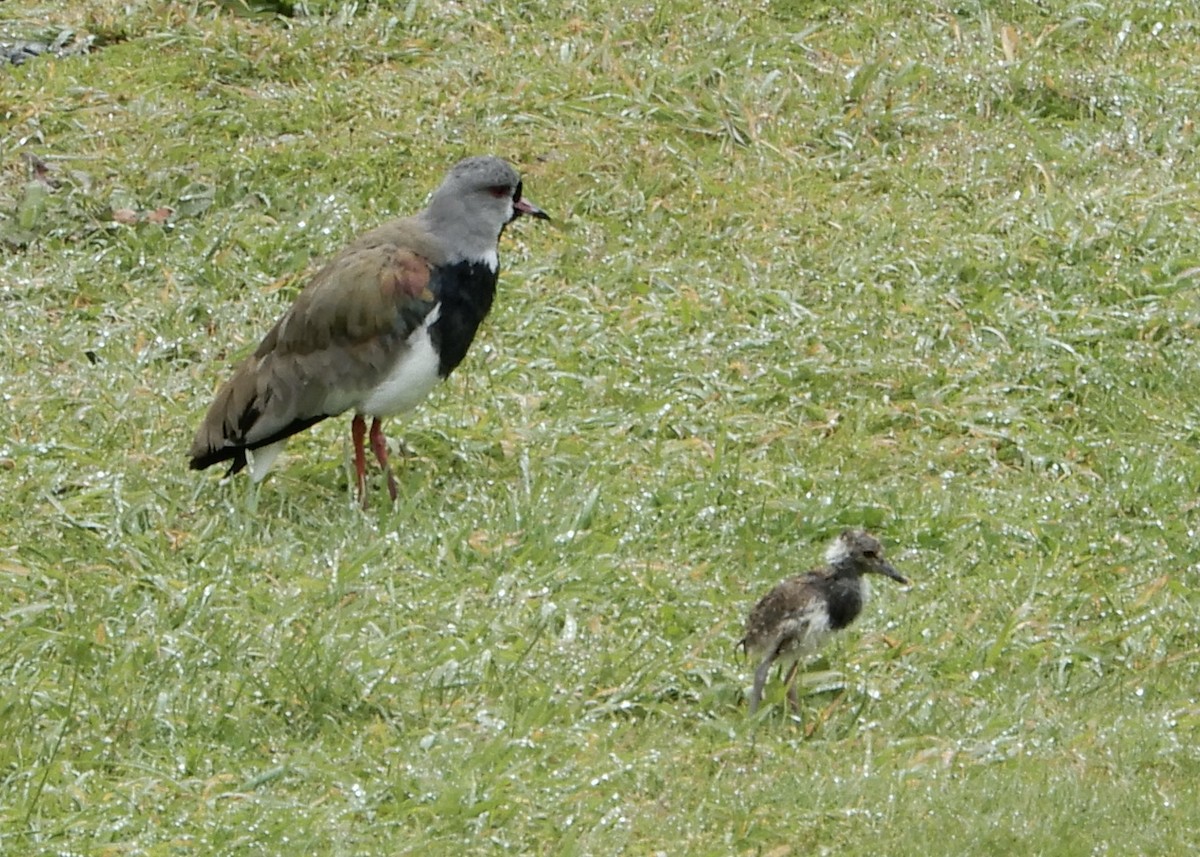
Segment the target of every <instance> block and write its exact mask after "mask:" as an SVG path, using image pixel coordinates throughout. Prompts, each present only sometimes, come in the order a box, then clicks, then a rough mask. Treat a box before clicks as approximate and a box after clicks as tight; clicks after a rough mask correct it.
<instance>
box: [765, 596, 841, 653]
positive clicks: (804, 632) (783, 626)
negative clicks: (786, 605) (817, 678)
mask: <svg viewBox="0 0 1200 857" xmlns="http://www.w3.org/2000/svg"><path fill="white" fill-rule="evenodd" d="M831 636H832V631H830V630H829V613H828V611H826V610H825V605H824V603H823V602H822V603H817V604H812V605H810V606H809V607H808V609H806V610H803V611H801V612H799V613H797V614H795V615H792V616H789V617H788V618H787V619H785V620H784V621H783V622H782V623H780V627H779V635H778V636H777V637H776V638H775V639H776V640H782V641H784V642H783V645H781V646H780V652H779V660H780V662H781V663H784V664H790V663H792V662H793V661H797V660H799V659H800V658H805V657H808V656H809V655H810V654H812V653H813V652H815V651H817V649H819V648H821V647H822V646H824V645H825V643H826V642H827V641H828V640H829V638H830V637H831Z"/></svg>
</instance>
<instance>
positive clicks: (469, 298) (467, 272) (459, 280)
mask: <svg viewBox="0 0 1200 857" xmlns="http://www.w3.org/2000/svg"><path fill="white" fill-rule="evenodd" d="M499 277H500V272H499V271H498V270H492V269H491V268H490V267H488V265H487V263H485V262H477V261H476V262H472V261H462V262H456V263H454V264H453V265H442V266H441V267H439V268H435V269H434V271H433V276H432V277H431V278H430V281H429V289H430V291H432V292H433V294H434V295H435V296H436V297H437V299H438V301H439V302H440V303H441V311H440V313H439V315H438V319H437V321H435V322H434V323H433V326H432V327H430V329H429V337H430V339H431V341H432V342H433V347H434V348H435V349H436V350H437V353H438V375H440V376H441V377H443V378H445V377H446V376H447V375H449V374H450V373H451V372H453V371H454V367H455V366H457V365H458V364H459V363H461V362H462V359H463V358H464V357H465V356H466V355H467V349H468V348H470V347H471V342H472V341H473V340H474V339H475V331H476V330H478V329H479V323H480V322H482V321H483V320H484V318H485V317H487V314H488V311H489V310H491V308H492V301H493V300H494V299H495V297H496V281H497V280H498V279H499Z"/></svg>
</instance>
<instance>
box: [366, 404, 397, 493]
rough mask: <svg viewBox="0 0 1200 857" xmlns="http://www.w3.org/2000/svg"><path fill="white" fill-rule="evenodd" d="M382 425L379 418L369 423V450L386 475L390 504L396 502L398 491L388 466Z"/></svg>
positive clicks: (385, 439)
mask: <svg viewBox="0 0 1200 857" xmlns="http://www.w3.org/2000/svg"><path fill="white" fill-rule="evenodd" d="M382 425H383V420H381V419H380V418H379V417H376V418H375V419H373V420H372V421H371V449H373V450H374V451H375V460H376V461H378V462H379V466H380V467H381V468H383V472H384V473H386V474H387V481H388V493H389V494H391V495H392V502H393V503H394V502H396V497H398V496H399V495H400V491H399V490H398V489H397V488H396V477H395V476H394V475H393V474H392V468H391V467H389V466H388V450H387V438H386V437H384V436H383V431H382V429H381V426H382Z"/></svg>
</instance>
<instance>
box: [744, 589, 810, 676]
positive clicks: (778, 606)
mask: <svg viewBox="0 0 1200 857" xmlns="http://www.w3.org/2000/svg"><path fill="white" fill-rule="evenodd" d="M818 574H819V572H811V571H810V572H808V573H806V574H801V575H797V576H796V577H790V578H788V579H787V580H785V581H783V582H782V583H780V584H778V585H776V586H775V588H774V589H772V590H771V591H770V592H768V593H767V594H766V595H764V596H763V597H762V599H761V600H760V601H759V602H758V603H757V604H755V605H754V607H753V608H752V609H751V610H750V615H749V617H748V618H747V619H746V634H745V636H744V637H742V639H741V640H739V641H738V645H740V646H743V647H744V648H745V651H746V652H747V653H759V654H760V655H761V653H763V650H764V649H765V648H766V647H767V646H769V645H770V644H771V643H772V641H774V640H775V639H776V637H777V636H778V633H779V629H780V628H782V627H783V625H784V622H785V621H787V620H788V619H789V618H790V617H794V616H797V615H799V614H800V613H802V612H803V611H804V609H805V608H806V607H808V605H809V604H810V603H811V602H812V600H813V596H814V595H815V592H816V589H815V586H814V584H815V582H816V580H817V577H818Z"/></svg>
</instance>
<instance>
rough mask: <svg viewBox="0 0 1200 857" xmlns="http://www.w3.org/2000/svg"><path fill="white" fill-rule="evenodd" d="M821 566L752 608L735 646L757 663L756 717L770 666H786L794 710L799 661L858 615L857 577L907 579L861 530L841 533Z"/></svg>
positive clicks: (865, 589) (861, 588) (861, 592)
mask: <svg viewBox="0 0 1200 857" xmlns="http://www.w3.org/2000/svg"><path fill="white" fill-rule="evenodd" d="M825 562H826V565H825V566H824V567H822V568H817V569H813V570H812V571H809V572H806V573H804V574H800V575H797V576H796V577H791V578H788V579H787V580H785V581H783V582H782V583H780V584H779V585H777V586H776V587H775V588H774V589H772V590H771V591H770V592H768V593H767V594H766V595H765V596H763V598H762V600H761V601H759V602H758V603H757V604H755V605H754V608H753V609H752V610H751V611H750V616H749V618H748V619H747V620H746V635H745V636H744V637H742V639H741V640H739V641H738V645H739V646H742V647H743V648H744V649H745V651H746V653H747V654H748V655H750V656H751V657H753V658H755V659H757V660H758V669H756V670H755V671H754V689H753V690H752V691H751V692H750V713H751V714H754V713H755V712H757V711H758V706H759V704H760V703H761V702H762V694H763V685H764V684H766V681H767V674H768V673H769V672H770V671H771V666H772V665H773V664H774V663H776V662H778V663H779V664H780V666H781V667H783V666H787V667H788V672H787V676H786V677H785V678H784V685H785V686H786V687H787V699H788V703H789V704H790V705H791V707H792V710H793V711H797V710H799V708H800V700H799V699H798V697H797V695H796V687H795V684H794V679H795V677H796V670H797V668H798V666H799V664H800V660H801V659H802V658H805V657H807V656H808V655H810V654H812V653H813V652H815V651H817V649H819V648H820V647H821V646H822V645H824V644H825V643H826V641H828V639H829V637H830V636H831V635H832V634H833V632H834V631H840V630H841V629H843V628H845V627H846V626H847V625H849V624H850V623H851V622H853V621H854V620H855V619H856V618H857V617H858V614H859V613H861V612H862V608H863V604H865V603H866V601H867V598H868V597H869V595H870V591H871V590H870V585H869V584H868V582H867V580H866V579H865V578H864V576H863V575H866V574H882V575H884V576H885V577H890V578H891V579H892V580H895V581H897V582H899V583H902V584H905V585H907V584H908V578H906V577H905V576H904V575H902V574H900V572H898V571H896V569H894V568H893V567H892V564H891V563H889V562H888V561H887V560H886V559H884V556H883V545H881V544H880V543H879V540H878V539H876V538H875V537H874V536H872V535H871V534H870V533H867V532H865V531H863V530H846V531H844V532H843V533H842V534H841V535H840V536H838V537H837V538H836V539H834V540H833V543H832V544H831V545H830V546H829V549H828V550H827V551H826V552H825Z"/></svg>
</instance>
